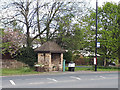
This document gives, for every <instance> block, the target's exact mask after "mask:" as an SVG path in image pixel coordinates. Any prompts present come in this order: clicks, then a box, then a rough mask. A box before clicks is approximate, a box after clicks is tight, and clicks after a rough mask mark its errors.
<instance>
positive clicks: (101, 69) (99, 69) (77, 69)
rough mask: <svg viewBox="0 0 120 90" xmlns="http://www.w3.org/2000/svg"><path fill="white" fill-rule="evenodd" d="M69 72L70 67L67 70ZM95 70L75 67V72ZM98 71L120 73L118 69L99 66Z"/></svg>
mask: <svg viewBox="0 0 120 90" xmlns="http://www.w3.org/2000/svg"><path fill="white" fill-rule="evenodd" d="M65 69H66V71H68V67H66V68H65ZM94 70H95V68H94V66H93V67H75V71H94ZM97 71H120V68H118V67H102V66H98V67H97Z"/></svg>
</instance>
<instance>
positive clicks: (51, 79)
mask: <svg viewBox="0 0 120 90" xmlns="http://www.w3.org/2000/svg"><path fill="white" fill-rule="evenodd" d="M47 79H48V80H52V81H54V82H58V81H57V80H55V79H53V78H47Z"/></svg>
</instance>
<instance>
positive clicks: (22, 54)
mask: <svg viewBox="0 0 120 90" xmlns="http://www.w3.org/2000/svg"><path fill="white" fill-rule="evenodd" d="M16 60H18V61H21V62H23V63H25V64H27V65H29V66H30V67H33V66H34V63H35V62H37V53H36V52H34V50H33V49H32V48H30V47H24V48H21V49H20V50H19V51H18V53H17V56H16Z"/></svg>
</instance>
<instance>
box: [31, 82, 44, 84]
mask: <svg viewBox="0 0 120 90" xmlns="http://www.w3.org/2000/svg"><path fill="white" fill-rule="evenodd" d="M29 84H45V82H38V83H37V82H36V83H29Z"/></svg>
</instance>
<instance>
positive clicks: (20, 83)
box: [2, 72, 118, 88]
mask: <svg viewBox="0 0 120 90" xmlns="http://www.w3.org/2000/svg"><path fill="white" fill-rule="evenodd" d="M2 88H118V72H112V73H109V72H108V73H101V72H100V73H98V72H91V73H82V72H64V73H62V72H61V73H57V74H56V73H55V74H42V75H24V76H5V77H2Z"/></svg>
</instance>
